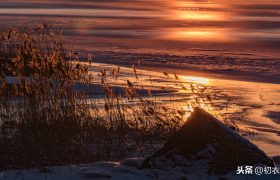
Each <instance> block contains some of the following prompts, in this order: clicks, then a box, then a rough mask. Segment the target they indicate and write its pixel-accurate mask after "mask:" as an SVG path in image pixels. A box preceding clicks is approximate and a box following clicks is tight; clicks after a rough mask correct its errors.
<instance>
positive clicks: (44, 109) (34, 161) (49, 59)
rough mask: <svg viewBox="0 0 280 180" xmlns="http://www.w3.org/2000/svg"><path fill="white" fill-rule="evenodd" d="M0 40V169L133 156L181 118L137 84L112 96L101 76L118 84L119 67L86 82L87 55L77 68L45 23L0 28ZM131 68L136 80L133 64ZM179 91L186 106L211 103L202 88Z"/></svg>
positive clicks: (174, 127) (60, 35) (73, 57)
mask: <svg viewBox="0 0 280 180" xmlns="http://www.w3.org/2000/svg"><path fill="white" fill-rule="evenodd" d="M0 37H1V40H0V72H1V74H0V169H6V168H23V167H38V166H47V165H61V164H70V163H87V162H93V161H97V160H112V159H119V158H123V157H126V156H127V155H128V154H132V153H138V154H141V153H143V152H144V151H145V147H147V146H148V148H152V147H153V145H157V144H160V143H162V142H164V141H165V140H166V139H167V138H168V137H170V136H171V135H172V134H173V133H174V132H176V131H177V130H178V129H179V128H180V127H181V125H182V124H183V122H184V120H185V114H186V113H187V112H186V111H185V110H180V109H179V110H178V109H176V108H170V107H169V106H165V105H162V104H159V103H158V102H157V101H156V100H154V99H153V98H151V96H152V94H151V92H150V91H149V90H148V91H147V97H146V96H143V95H141V93H140V92H141V91H143V89H142V87H141V83H139V84H138V85H137V84H134V83H132V82H131V81H130V80H127V85H126V87H125V88H124V90H123V91H116V90H115V89H114V85H112V84H111V83H109V82H108V81H107V77H108V76H110V77H113V79H115V84H118V83H117V81H118V77H119V75H120V73H121V72H120V68H117V69H112V70H111V71H110V72H108V71H107V70H105V69H103V70H101V72H100V76H98V77H92V75H90V74H89V72H88V68H90V67H91V63H92V57H91V56H89V58H88V62H87V64H86V63H83V62H80V61H79V57H78V53H73V52H72V51H66V50H65V49H64V47H63V33H62V31H60V30H57V29H55V28H53V27H51V26H50V25H48V24H46V23H44V24H42V25H40V26H38V27H36V28H35V29H32V30H31V29H23V28H16V27H12V28H7V29H2V30H1V33H0ZM132 70H133V72H134V74H135V79H136V81H141V79H140V78H139V75H138V74H137V70H136V67H135V66H133V67H132ZM164 74H165V75H166V76H168V77H169V75H168V74H167V73H164ZM94 78H98V79H99V83H98V86H101V87H102V89H103V96H102V97H103V98H102V100H101V102H100V101H98V100H96V99H97V98H94V97H95V96H97V95H96V94H95V87H96V84H93V83H92V82H93V81H92V79H94ZM174 78H175V79H176V80H178V81H180V80H179V78H178V76H177V75H176V74H174ZM181 88H182V89H183V90H189V91H190V93H192V94H195V98H194V99H193V101H192V103H191V104H188V105H190V106H197V105H199V104H200V103H204V104H205V103H211V101H212V100H211V94H209V93H207V91H206V89H205V88H200V87H194V85H192V84H190V88H186V87H185V86H182V87H181ZM195 88H196V90H195ZM197 89H198V90H197ZM98 97H99V96H98ZM99 99H100V98H99ZM201 101H203V102H201ZM206 101H207V102H206ZM128 102H129V103H128Z"/></svg>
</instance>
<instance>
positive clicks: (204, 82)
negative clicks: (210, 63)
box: [181, 76, 211, 85]
mask: <svg viewBox="0 0 280 180" xmlns="http://www.w3.org/2000/svg"><path fill="white" fill-rule="evenodd" d="M181 79H183V80H185V81H186V82H192V83H197V84H202V85H209V84H210V82H211V81H210V79H208V78H203V77H196V76H181Z"/></svg>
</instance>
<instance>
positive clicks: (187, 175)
mask: <svg viewBox="0 0 280 180" xmlns="http://www.w3.org/2000/svg"><path fill="white" fill-rule="evenodd" d="M142 161H143V158H131V159H126V160H124V161H122V162H97V163H93V164H86V165H72V166H60V167H47V168H41V169H30V170H24V171H5V172H0V180H15V179H17V180H23V179H24V180H39V179H46V180H83V179H114V180H148V179H162V180H177V179H183V180H184V179H191V180H199V179H213V180H216V179H219V178H226V179H233V180H234V179H240V180H243V179H244V180H245V179H246V180H256V179H257V180H258V179H259V180H266V179H267V180H273V179H275V180H276V179H279V175H277V176H275V175H261V176H257V175H236V172H232V173H229V174H228V175H225V176H208V175H207V174H206V173H205V172H206V171H207V164H205V163H204V162H203V161H197V162H196V163H195V164H192V168H189V169H184V168H180V167H176V168H172V169H163V170H158V169H153V170H150V169H143V170H141V169H139V165H140V164H141V162H142Z"/></svg>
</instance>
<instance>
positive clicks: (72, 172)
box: [0, 63, 280, 180]
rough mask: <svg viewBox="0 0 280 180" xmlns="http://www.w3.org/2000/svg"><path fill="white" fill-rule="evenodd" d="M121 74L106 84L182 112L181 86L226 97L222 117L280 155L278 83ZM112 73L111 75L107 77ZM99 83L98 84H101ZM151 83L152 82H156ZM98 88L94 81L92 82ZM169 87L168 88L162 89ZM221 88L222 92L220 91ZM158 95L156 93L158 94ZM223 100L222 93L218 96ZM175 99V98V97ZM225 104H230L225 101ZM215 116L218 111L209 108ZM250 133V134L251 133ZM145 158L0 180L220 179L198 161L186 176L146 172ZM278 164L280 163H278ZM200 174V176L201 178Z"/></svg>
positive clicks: (9, 174)
mask: <svg viewBox="0 0 280 180" xmlns="http://www.w3.org/2000/svg"><path fill="white" fill-rule="evenodd" d="M104 68H105V69H107V70H108V72H109V71H110V70H112V69H114V68H115V69H116V68H117V66H114V65H109V64H97V63H94V64H93V65H92V67H91V73H92V75H93V76H96V75H98V74H99V72H100V70H102V69H104ZM120 71H121V73H120V76H119V77H118V78H119V80H118V83H117V84H116V82H115V80H114V79H112V78H110V76H108V79H107V81H108V82H110V83H111V84H112V85H115V86H119V87H122V86H126V83H127V82H126V80H127V79H130V80H131V81H134V83H136V84H137V85H139V86H141V87H142V86H143V87H144V88H152V89H153V90H154V91H155V92H158V97H157V100H158V101H159V102H169V103H174V104H177V106H178V107H180V106H182V107H183V106H184V105H183V103H181V100H182V97H183V96H181V94H182V93H183V92H181V88H179V87H178V83H180V84H188V83H189V82H192V83H195V84H197V85H201V86H206V87H208V88H209V89H210V91H212V93H213V92H214V93H219V92H226V93H227V94H228V95H229V96H233V97H235V98H237V99H235V100H234V101H233V102H231V105H232V106H233V107H231V108H230V109H229V110H227V111H226V110H225V111H222V112H221V113H231V114H233V116H232V117H233V118H234V114H235V113H236V116H238V117H236V119H237V124H238V126H239V127H240V129H241V134H242V135H244V137H245V138H247V139H249V140H251V141H252V142H253V143H255V144H256V145H257V146H258V147H259V148H261V149H262V150H263V151H264V152H266V153H267V154H268V155H269V156H271V157H275V158H276V157H278V159H279V156H280V150H279V145H280V138H279V132H280V126H279V112H280V87H279V85H278V84H269V83H256V82H245V81H236V80H221V79H211V78H205V77H194V76H184V75H180V76H179V78H180V82H178V81H176V80H175V78H174V75H173V74H170V75H169V76H170V77H167V76H166V75H164V74H163V73H161V72H154V71H147V70H140V69H137V74H139V77H138V78H139V79H140V80H139V81H135V74H134V71H133V69H132V68H127V67H121V70H120ZM108 74H109V73H108ZM99 80H100V79H96V82H97V81H99ZM151 80H152V81H151ZM93 83H94V82H93ZM162 87H164V89H163V88H162ZM221 89H222V91H221ZM155 95H157V94H155ZM217 95H218V94H217ZM170 97H172V98H170ZM217 101H218V102H219V101H220V104H223V103H226V102H225V101H226V100H224V99H223V96H221V98H220V99H218V100H217ZM208 110H209V111H210V112H211V113H212V114H215V113H217V112H215V111H214V110H212V109H211V108H209V109H208ZM248 132H249V133H248ZM251 132H252V133H251ZM142 160H143V158H139V157H136V158H134V159H127V160H124V161H118V162H98V163H93V164H87V165H72V166H61V167H48V168H41V169H29V170H24V171H20V170H18V171H17V170H15V171H4V172H0V179H1V180H2V179H3V180H10V179H11V180H12V179H28V180H33V179H34V180H35V179H36V180H37V179H55V180H56V179H57V180H58V179H59V180H65V179H67V180H68V179H69V180H72V179H73V180H74V179H75V180H76V179H77V180H79V179H97V178H98V179H135V180H137V179H217V178H221V177H208V175H206V174H205V173H200V172H202V171H203V170H205V169H207V165H205V164H204V165H203V164H201V163H200V162H199V161H198V162H197V164H194V166H192V167H195V168H197V169H200V170H199V171H197V169H193V170H192V169H188V170H187V171H185V170H183V169H180V168H173V169H165V170H147V169H146V170H141V169H139V166H140V164H141V162H142ZM277 163H279V160H278V161H277ZM198 172H199V173H198ZM226 177H227V178H228V179H236V178H239V179H258V178H259V179H266V178H267V179H271V178H275V176H274V177H269V176H244V177H241V176H236V175H234V172H233V174H229V175H227V176H226Z"/></svg>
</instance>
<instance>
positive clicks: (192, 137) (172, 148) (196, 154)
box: [142, 108, 275, 175]
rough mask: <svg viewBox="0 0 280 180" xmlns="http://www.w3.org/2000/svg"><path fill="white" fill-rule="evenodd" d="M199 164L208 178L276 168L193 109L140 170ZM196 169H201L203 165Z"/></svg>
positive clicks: (239, 138)
mask: <svg viewBox="0 0 280 180" xmlns="http://www.w3.org/2000/svg"><path fill="white" fill-rule="evenodd" d="M198 162H200V163H201V162H202V163H201V164H203V163H204V165H206V167H207V170H206V171H207V173H208V174H209V175H225V174H228V173H229V172H233V171H236V170H237V167H238V166H243V165H248V166H254V165H265V166H270V167H274V166H275V165H274V162H273V161H272V160H271V159H270V158H269V157H268V156H267V155H266V154H265V153H264V152H263V151H262V150H260V149H259V148H258V147H257V146H255V145H254V144H252V143H251V142H250V141H248V140H246V139H245V138H243V137H242V136H240V135H239V134H237V133H236V132H234V131H233V130H231V129H230V128H228V127H226V126H225V125H224V124H222V123H221V122H219V121H218V120H217V119H216V118H215V117H213V116H212V115H210V114H209V113H207V112H206V111H204V110H203V109H200V108H196V109H195V110H194V112H193V113H192V114H191V116H190V117H189V118H188V120H187V122H186V123H185V124H184V126H183V127H182V128H181V129H180V130H179V131H178V132H177V133H176V134H175V135H174V136H173V137H171V138H170V139H169V140H168V141H167V143H166V144H165V145H164V147H163V148H162V149H160V150H159V151H157V152H156V153H155V154H154V155H152V156H151V157H148V158H146V159H145V160H144V162H143V164H142V168H152V169H166V168H173V167H178V166H181V167H182V166H184V167H185V168H191V167H192V166H194V164H195V163H198ZM196 167H201V168H203V167H202V165H198V166H196ZM191 169H195V170H197V171H201V169H197V168H191Z"/></svg>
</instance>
